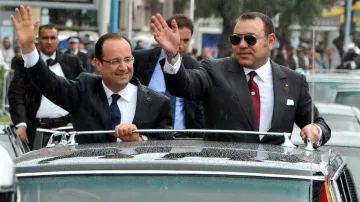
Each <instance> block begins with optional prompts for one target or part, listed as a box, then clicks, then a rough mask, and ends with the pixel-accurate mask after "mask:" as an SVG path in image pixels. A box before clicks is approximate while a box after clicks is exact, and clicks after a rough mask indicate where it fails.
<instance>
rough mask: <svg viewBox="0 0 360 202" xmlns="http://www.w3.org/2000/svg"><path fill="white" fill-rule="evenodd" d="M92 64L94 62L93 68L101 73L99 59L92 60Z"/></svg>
mask: <svg viewBox="0 0 360 202" xmlns="http://www.w3.org/2000/svg"><path fill="white" fill-rule="evenodd" d="M93 62H94V64H95V66H96V69H97V70H98V71H99V72H101V71H102V63H101V61H100V60H99V59H97V58H94V59H93Z"/></svg>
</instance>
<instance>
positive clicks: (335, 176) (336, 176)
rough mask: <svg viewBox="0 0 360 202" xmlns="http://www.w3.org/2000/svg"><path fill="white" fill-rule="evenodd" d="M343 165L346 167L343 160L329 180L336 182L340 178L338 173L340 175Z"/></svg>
mask: <svg viewBox="0 0 360 202" xmlns="http://www.w3.org/2000/svg"><path fill="white" fill-rule="evenodd" d="M345 165H346V162H345V161H344V160H343V162H342V164H341V165H340V166H339V168H338V169H337V171H336V172H335V173H334V175H333V176H332V177H331V178H330V179H331V180H333V179H334V180H336V179H337V178H338V177H339V176H340V173H341V171H342V169H343V168H344V167H345Z"/></svg>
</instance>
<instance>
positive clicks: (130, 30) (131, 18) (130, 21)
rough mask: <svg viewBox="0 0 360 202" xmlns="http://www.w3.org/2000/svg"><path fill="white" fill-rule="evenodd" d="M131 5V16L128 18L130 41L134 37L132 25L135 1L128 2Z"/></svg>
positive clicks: (129, 0)
mask: <svg viewBox="0 0 360 202" xmlns="http://www.w3.org/2000/svg"><path fill="white" fill-rule="evenodd" d="M128 3H129V16H128V20H129V21H128V25H129V26H128V36H127V37H128V39H129V40H131V37H132V23H133V0H128Z"/></svg>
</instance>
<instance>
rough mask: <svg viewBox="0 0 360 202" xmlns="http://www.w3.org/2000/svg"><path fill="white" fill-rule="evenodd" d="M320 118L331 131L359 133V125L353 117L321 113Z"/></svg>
mask: <svg viewBox="0 0 360 202" xmlns="http://www.w3.org/2000/svg"><path fill="white" fill-rule="evenodd" d="M321 116H322V117H323V118H324V119H325V120H326V123H327V124H328V125H329V126H330V128H331V130H332V131H351V132H360V123H359V121H358V120H357V119H356V117H355V116H345V115H339V114H325V113H322V114H321Z"/></svg>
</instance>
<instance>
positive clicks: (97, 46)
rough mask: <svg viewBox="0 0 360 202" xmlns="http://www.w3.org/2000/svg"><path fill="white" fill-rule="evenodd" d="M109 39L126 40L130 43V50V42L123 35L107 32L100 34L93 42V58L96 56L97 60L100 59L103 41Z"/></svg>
mask: <svg viewBox="0 0 360 202" xmlns="http://www.w3.org/2000/svg"><path fill="white" fill-rule="evenodd" d="M109 39H125V41H127V42H128V43H129V45H130V49H131V51H132V47H131V42H130V41H129V39H128V38H126V37H125V36H122V35H120V34H118V33H107V34H104V35H102V36H101V37H100V38H99V39H98V40H97V42H96V44H95V58H97V59H98V60H102V57H103V50H102V48H103V45H104V43H105V41H106V40H109Z"/></svg>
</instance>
